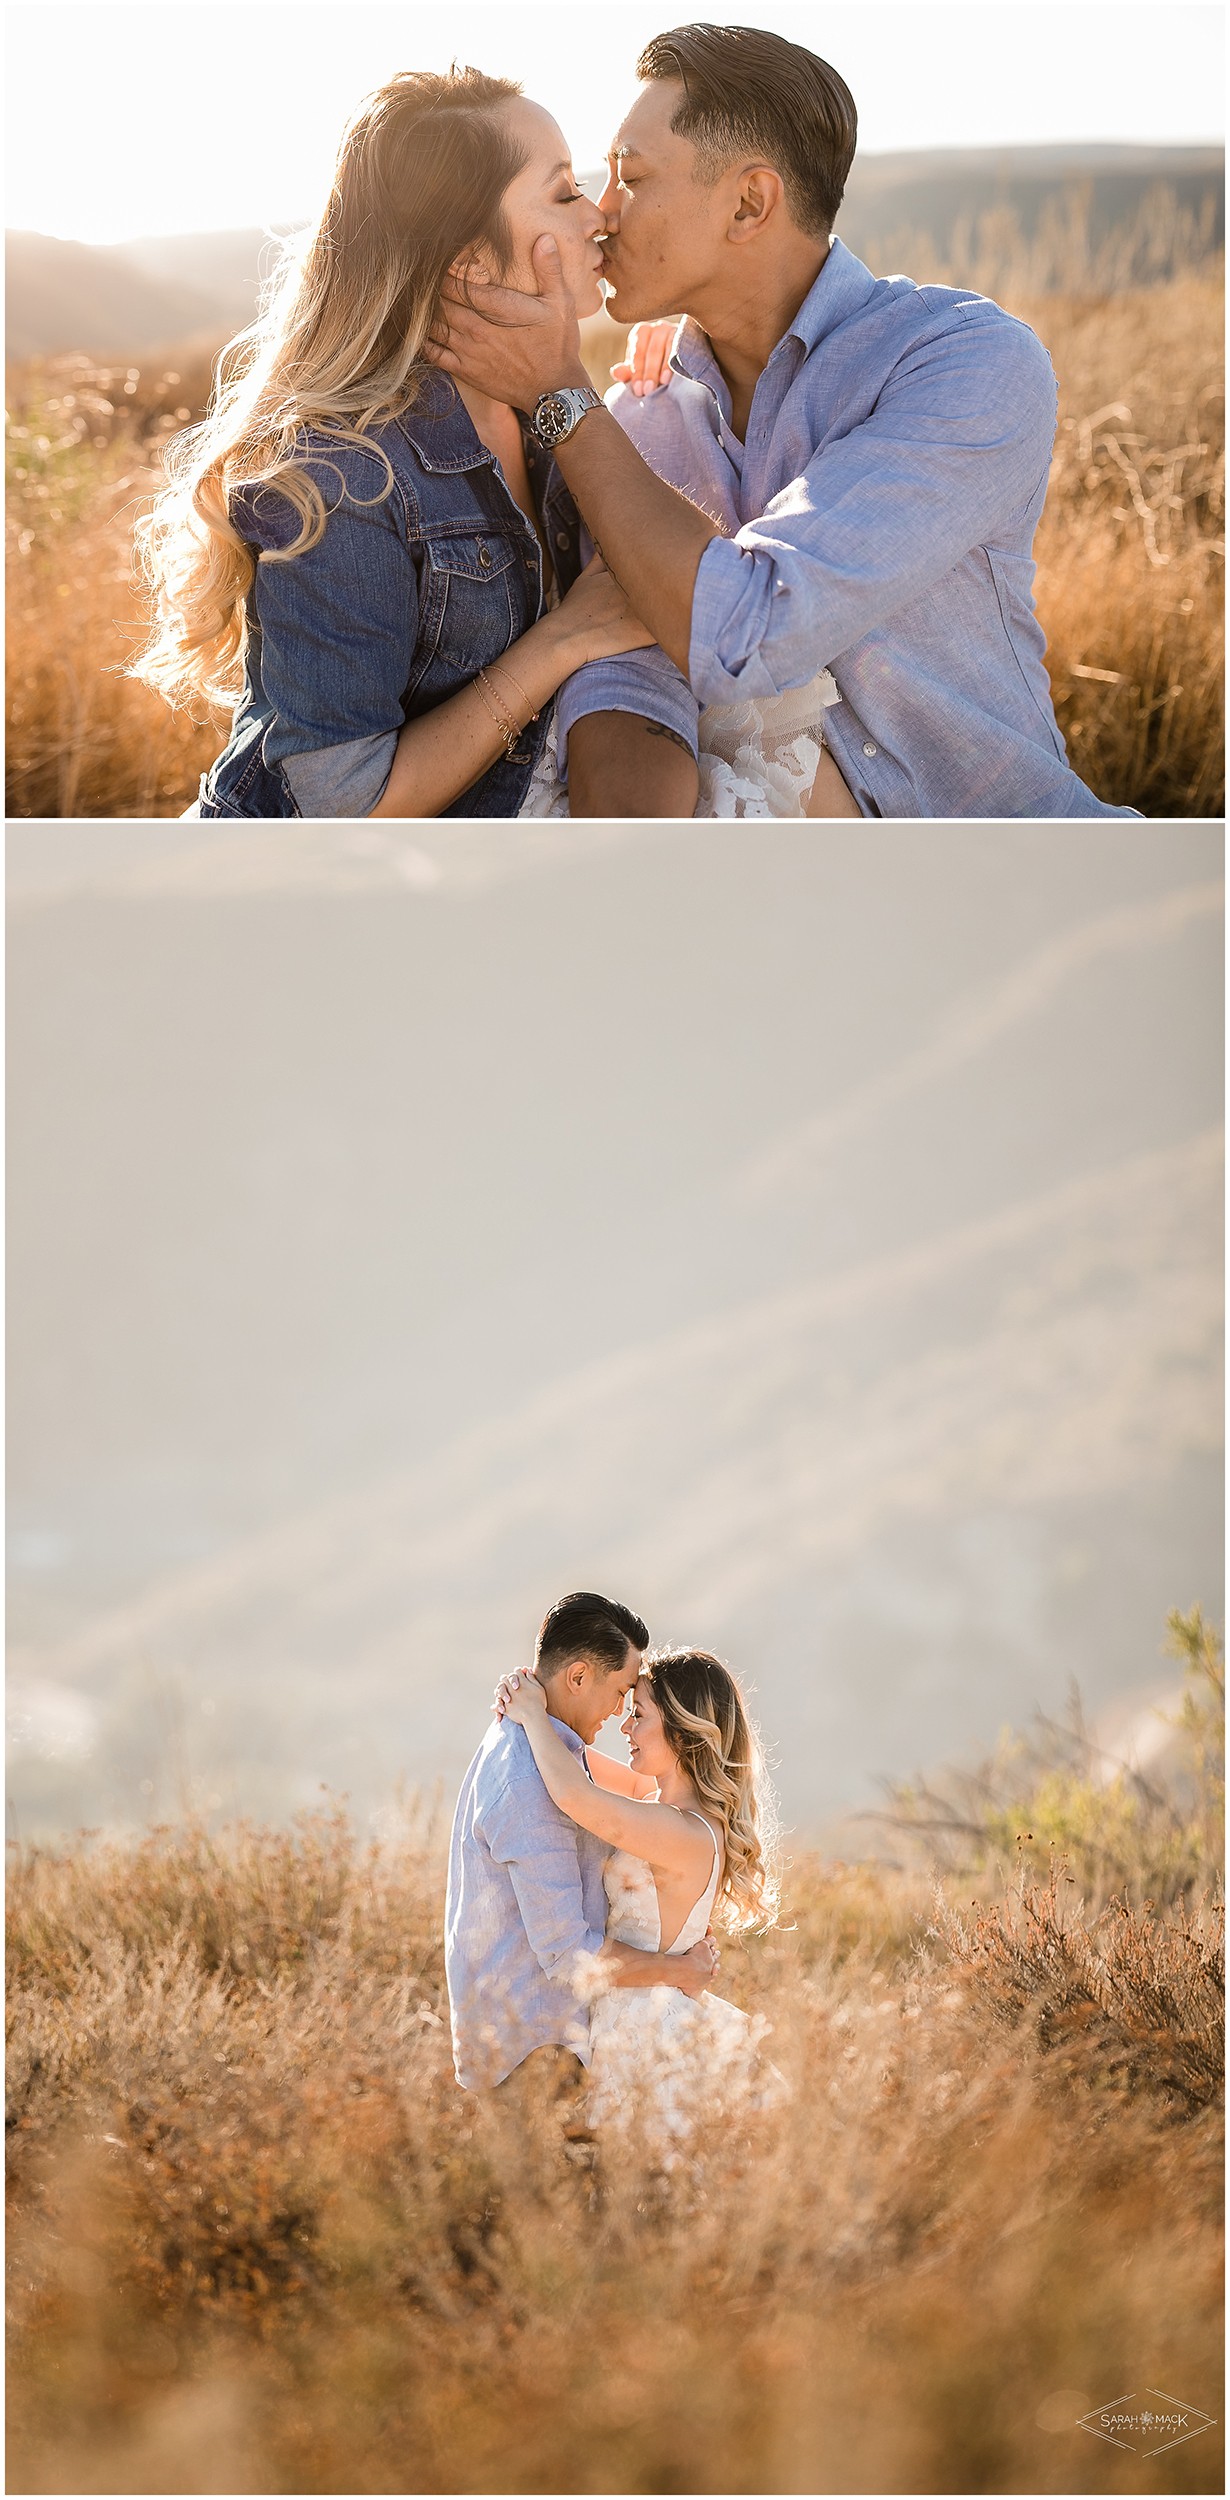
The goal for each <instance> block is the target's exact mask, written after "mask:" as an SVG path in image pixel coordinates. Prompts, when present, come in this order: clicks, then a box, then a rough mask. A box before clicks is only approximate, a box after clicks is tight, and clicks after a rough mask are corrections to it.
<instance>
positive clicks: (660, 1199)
mask: <svg viewBox="0 0 1230 2500" xmlns="http://www.w3.org/2000/svg"><path fill="white" fill-rule="evenodd" d="M11 846H12V865H13V935H12V944H11V971H10V996H11V1015H12V1018H13V1036H14V1065H15V1067H16V1068H17V1070H18V1074H17V1077H16V1081H15V1085H14V1093H13V1103H12V1110H11V1115H10V1117H11V1141H12V1142H11V1153H12V1173H13V1204H14V1210H15V1213H14V1220H13V1239H12V1248H11V1253H10V1259H11V1270H10V1272H11V1293H12V1331H11V1335H12V1356H11V1363H12V1382H11V1401H12V1416H13V1446H14V1456H13V1462H12V1498H13V1506H14V1527H15V1531H16V1534H15V1538H14V1560H15V1565H16V1569H15V1576H14V1588H13V1597H12V1609H11V1618H10V1620H11V1629H12V1633H13V1637H14V1641H15V1644H16V1651H17V1654H16V1655H15V1658H14V1688H15V1693H16V1696H17V1706H18V1708H19V1710H20V1711H24V1713H25V1716H24V1718H23V1719H22V1720H21V1722H20V1724H19V1728H18V1736H19V1746H18V1752H17V1755H16V1757H15V1767H14V1774H13V1788H14V1794H15V1796H16V1798H17V1801H18V1810H19V1813H20V1814H21V1815H22V1816H24V1817H25V1823H24V1825H23V1828H28V1827H29V1825H30V1823H31V1822H33V1823H34V1824H36V1825H37V1824H38V1823H40V1822H51V1823H55V1822H56V1821H58V1820H61V1819H64V1820H68V1821H72V1820H75V1819H85V1820H89V1821H95V1820H100V1819H109V1818H111V1817H114V1816H119V1817H120V1818H121V1819H125V1818H126V1817H127V1816H128V1815H130V1814H131V1813H133V1812H134V1811H135V1812H136V1813H137V1814H138V1815H139V1814H140V1813H142V1812H143V1811H146V1810H160V1811H167V1810H173V1809H174V1807H175V1805H176V1803H177V1801H178V1799H179V1797H180V1794H181V1791H182V1793H183V1794H191V1795H192V1796H194V1797H195V1798H197V1800H198V1801H199V1802H202V1803H207V1802H208V1800H209V1799H211V1798H213V1797H215V1796H216V1797H218V1798H220V1799H222V1800H224V1801H226V1802H229V1803H235V1802H239V1803H242V1804H243V1805H244V1806H246V1807H250V1808H252V1809H253V1810H255V1811H259V1812H263V1813H270V1814H273V1813H281V1812H284V1811H285V1810H286V1809H287V1808H288V1807H289V1806H291V1805H294V1804H295V1803H297V1802H299V1801H301V1800H303V1799H306V1798H310V1797H311V1796H313V1795H314V1794H315V1793H317V1784H318V1783H319V1781H320V1780H322V1779H324V1780H327V1781H330V1782H331V1783H332V1784H334V1785H342V1786H344V1787H345V1788H346V1789H348V1790H349V1791H350V1792H351V1794H352V1795H353V1797H354V1799H355V1801H356V1805H357V1806H358V1807H359V1808H360V1809H361V1810H363V1811H366V1810H368V1809H370V1808H375V1807H377V1806H379V1805H380V1804H381V1802H382V1800H385V1799H387V1797H388V1795H389V1793H390V1790H391V1787H392V1785H393V1783H394V1781H395V1780H396V1779H398V1778H401V1779H404V1780H406V1781H408V1782H410V1783H412V1784H413V1783H416V1782H426V1783H428V1784H430V1782H431V1781H432V1780H433V1779H434V1778H436V1777H437V1776H438V1777H441V1778H443V1779H445V1780H446V1781H451V1780H452V1779H453V1778H454V1777H455V1775H456V1773H457V1771H458V1770H459V1769H460V1767H461V1765H462V1763H463V1761H464V1759H465V1756H466V1754H467V1752H468V1750H469V1749H470V1746H471V1744H472V1742H473V1739H474V1735H475V1731H476V1729H477V1728H478V1727H479V1726H481V1724H482V1720H483V1716H484V1712H485V1707H486V1698H487V1694H488V1692H489V1689H490V1686H491V1684H492V1682H493V1681H494V1678H495V1675H496V1672H497V1671H498V1670H499V1669H500V1668H501V1667H502V1666H503V1665H504V1664H505V1663H506V1662H507V1660H508V1659H509V1657H511V1656H521V1655H523V1654H524V1650H525V1645H526V1642H527V1639H528V1638H529V1637H530V1635H531V1633H532V1629H533V1625H534V1622H535V1621H536V1619H537V1616H538V1614H539V1612H540V1611H541V1608H542V1605H543V1604H544V1603H545V1602H546V1599H547V1598H548V1597H549V1596H550V1595H551V1594H553V1593H556V1591H557V1590H558V1589H559V1588H560V1587H562V1586H565V1585H574V1586H575V1585H598V1586H602V1585H606V1584H610V1585H612V1586H614V1587H616V1588H618V1589H620V1590H623V1591H625V1592H626V1593H627V1594H628V1595H629V1596H630V1597H631V1599H632V1600H633V1602H635V1603H636V1604H637V1605H638V1606H639V1607H640V1608H641V1609H642V1611H643V1612H644V1613H645V1615H646V1618H647V1620H648V1621H649V1623H650V1626H651V1630H652V1631H653V1632H654V1634H655V1636H656V1637H658V1638H679V1637H692V1638H703V1639H705V1640H707V1641H710V1642H712V1643H713V1644H715V1645H716V1646H718V1647H719V1648H723V1649H725V1650H727V1651H728V1652H729V1654H730V1655H731V1657H732V1659H734V1660H735V1662H736V1663H737V1664H738V1665H739V1666H740V1667H741V1668H742V1670H743V1671H744V1672H745V1673H746V1674H747V1675H748V1676H749V1677H750V1678H751V1679H752V1681H753V1682H754V1684H755V1686H756V1688H757V1706H758V1708H759V1711H760V1714H761V1716H762V1719H763V1721H764V1724H765V1728H766V1733H767V1734H768V1736H769V1739H770V1741H771V1743H772V1745H773V1747H774V1750H775V1752H776V1753H777V1756H778V1759H779V1766H780V1782H781V1787H782V1793H783V1803H784V1806H785V1809H786V1812H787V1815H788V1817H789V1818H790V1819H791V1820H792V1821H794V1822H796V1823H798V1824H800V1825H802V1826H803V1827H804V1828H812V1829H814V1828H816V1827H817V1825H818V1824H819V1823H820V1822H822V1821H823V1820H824V1819H825V1818H826V1817H828V1816H830V1815H832V1814H835V1813H836V1812H838V1811H839V1810H840V1809H841V1808H843V1807H847V1806H858V1805H862V1804H866V1803H870V1802H872V1801H873V1800H874V1795H875V1787H874V1783H875V1780H876V1777H877V1775H878V1774H882V1773H883V1774H895V1773H905V1772H908V1771H909V1770H911V1769H912V1768H913V1767H915V1765H916V1764H918V1763H919V1762H924V1763H926V1762H934V1761H936V1760H939V1759H942V1758H944V1757H945V1756H946V1755H949V1754H951V1753H952V1752H954V1751H960V1750H963V1749H966V1748H968V1747H970V1746H972V1747H975V1748H977V1747H979V1746H981V1745H983V1744H985V1743H989V1742H991V1741H993V1739H994V1737H995V1734H996V1732H997V1730H998V1728H999V1727H1000V1725H1001V1724H1002V1723H1003V1722H1004V1721H1005V1720H1008V1719H1013V1720H1017V1721H1020V1720H1022V1719H1023V1718H1024V1717H1026V1716H1027V1715H1028V1711H1029V1709H1030V1708H1031V1707H1032V1705H1033V1703H1034V1702H1040V1703H1042V1704H1043V1705H1044V1706H1045V1707H1047V1708H1050V1709H1057V1708H1059V1707H1060V1706H1061V1704H1062V1702H1063V1698H1064V1693H1065V1688H1066V1684H1067V1680H1068V1678H1069V1676H1071V1675H1073V1674H1075V1675H1077V1676H1078V1677H1079V1679H1080V1682H1081V1686H1082V1690H1083V1692H1084V1694H1085V1698H1086V1701H1087V1703H1088V1704H1089V1705H1090V1707H1091V1708H1095V1709H1096V1708H1097V1707H1099V1706H1101V1705H1102V1704H1105V1703H1109V1702H1111V1701H1113V1700H1116V1699H1118V1698H1119V1697H1121V1696H1122V1695H1124V1694H1131V1693H1133V1692H1139V1693H1141V1694H1143V1693H1144V1692H1146V1691H1151V1690H1152V1689H1153V1688H1155V1686H1156V1682H1157V1677H1158V1667H1159V1661H1158V1643H1159V1641H1160V1637H1161V1627H1162V1622H1163V1618H1164V1615H1165V1612H1166V1609H1167V1607H1168V1606H1169V1605H1171V1604H1173V1603H1176V1602H1177V1603H1181V1604H1188V1603H1190V1602H1191V1601H1192V1600H1193V1599H1194V1598H1197V1597H1199V1598H1200V1599H1201V1600H1202V1601H1203V1602H1204V1603H1205V1604H1206V1606H1207V1607H1209V1608H1210V1609H1211V1610H1214V1611H1215V1610H1216V1609H1217V1607H1218V1605H1219V1603H1220V1586H1219V1560H1218V1557H1219V1550H1220V1534H1219V1502H1220V1494H1219V1486H1220V1475H1219V1461H1218V1446H1217V1433H1218V1425H1217V1411H1216V1377H1217V1374H1216V1336H1217V1328H1218V1309H1219V1264H1218V1249H1217V1240H1218V1230H1219V1224H1218V1211H1219V1148H1218V1143H1217V1138H1216V1129H1217V1124H1218V1121H1219V1117H1220V1086H1219V1080H1218V1063H1217V1050H1216V1015H1217V995H1218V975H1217V950H1218V944H1219V930H1220V916H1219V915H1220V897H1219V892H1218V887H1217V883H1216V877H1217V867H1218V859H1219V852H1218V848H1217V844H1216V841H1215V840H1214V839H1213V838H1212V837H1206V836H1204V835H1202V834H1200V833H1198V832H1196V831H1194V830H1193V831H1188V832H1186V833H1185V832H1183V831H1181V830H1173V831H1171V832H1168V835H1167V840H1166V844H1165V846H1164V848H1163V849H1159V847H1158V845H1157V842H1156V837H1154V836H1151V835H1150V834H1149V833H1148V832H1147V830H1146V829H1145V828H1140V829H1139V831H1137V830H1136V829H1130V828H1129V829H1127V830H1124V829H1123V828H1120V827H1116V828H1115V833H1114V838H1113V841H1111V840H1109V839H1107V838H1106V837H1103V836H1100V835H1098V834H1096V833H1091V834H1090V835H1089V836H1088V837H1086V838H1085V839H1083V840H1082V843H1081V844H1080V845H1077V846H1075V847H1074V846H1072V844H1071V842H1070V839H1069V837H1068V836H1067V835H1066V833H1064V831H1063V829H1061V828H1058V827H1057V828H1054V829H1050V830H1048V831H1047V832H1046V833H1045V834H1043V835H1038V834H1037V833H1031V834H1030V836H1029V837H1028V839H1026V838H1025V837H1024V836H1023V835H1019V836H1016V837H1014V836H1013V835H1012V833H1011V832H1010V831H1009V830H1008V829H1006V828H1000V829H999V830H998V832H997V836H996V840H995V843H994V844H993V845H991V846H988V845H987V842H986V838H985V836H984V835H982V834H981V833H980V831H979V829H977V828H960V829H957V828H945V829H942V830H938V829H937V831H936V832H935V833H934V835H933V837H932V840H931V842H930V843H929V844H928V846H927V852H926V856H925V858H924V857H923V855H922V854H920V853H919V852H918V851H917V849H916V847H915V846H914V844H913V842H912V840H911V837H910V836H909V834H908V832H905V831H902V832H890V831H889V830H888V829H885V830H884V831H882V832H880V833H878V834H872V833H871V832H869V831H868V830H867V829H861V830H860V835H859V838H858V840H857V841H856V842H855V841H847V840H845V839H844V838H841V837H837V838H830V839H829V840H828V841H826V843H825V844H824V845H823V846H822V847H820V848H817V847H816V846H815V845H814V842H812V841H811V840H809V839H808V838H806V837H802V836H799V835H797V834H795V833H793V832H791V831H789V830H788V829H786V828H781V829H779V830H777V831H775V832H774V833H773V834H772V835H771V836H766V837H764V838H763V839H762V840H760V841H759V842H758V843H757V845H756V848H755V851H754V853H750V852H749V851H748V850H747V848H746V846H745V845H744V843H743V840H742V837H741V836H740V835H739V833H738V831H737V829H735V828H726V829H711V830H707V831H705V832H701V831H700V830H699V829H695V830H692V829H686V828H680V829H678V830H677V831H675V832H671V833H660V832H646V831H643V830H640V829H636V828H625V829H623V830H622V831H621V832H619V833H616V834H610V835H607V836H606V837H605V838H599V837H597V836H589V835H587V836H586V837H585V838H584V840H583V841H578V840H577V838H576V836H575V834H573V835H569V834H568V832H567V830H566V829H563V828H549V829H548V828H544V829H542V833H541V835H540V837H539V839H538V841H537V842H535V843H534V844H532V845H531V844H530V843H528V842H527V843H525V844H522V843H520V842H519V843H518V844H517V845H516V846H509V844H508V840H507V836H506V834H503V833H500V832H497V831H495V830H494V829H492V830H484V829H478V828H476V829H473V830H472V831H471V832H470V833H468V834H466V835H465V836H464V838H463V837H462V836H461V835H459V834H450V835H448V836H445V835H442V834H438V833H436V832H434V831H433V830H432V829H430V828H423V829H422V830H417V829H416V833H415V835H414V837H413V839H411V838H409V837H407V836H404V835H395V834H389V833H382V832H381V831H380V830H379V829H378V828H374V827H373V828H366V829H364V830H363V831H361V832H356V833H355V835H353V836H352V837H344V836H340V835H337V834H333V833H330V832H326V831H324V830H323V829H321V828H313V829H308V828H306V827H304V828H302V829H296V832H295V834H294V835H293V836H291V837H284V836H281V835H278V834H276V833H274V832H273V831H272V830H271V831H270V832H269V833H268V834H267V835H265V836H262V839H261V841H260V842H259V843H257V844H254V843H253V842H252V839H251V837H250V836H249V835H244V836H242V837H234V836H231V835H227V834H220V835H219V836H218V837H216V838H212V839H211V838H209V837H206V836H204V835H202V834H199V833H190V832H189V831H188V830H187V829H186V828H177V829H175V830H174V832H171V831H170V830H168V831H167V832H166V833H161V834H159V835H157V836H154V835H152V834H148V833H146V834H143V833H140V832H139V831H137V830H135V829H130V830H128V831H126V832H125V831H121V830H119V829H111V830H109V831H106V832H101V831H100V832H98V833H95V834H89V833H86V832H84V831H82V832H79V833H77V834H76V835H72V834H69V833H64V834H61V835H57V836H56V837H55V845H54V846H50V838H49V836H48V834H47V833H46V831H43V832H40V833H38V834H35V833H34V832H31V833H29V834H27V835H25V836H24V837H23V836H19V835H14V836H12V837H11ZM342 1035H345V1036H346V1047H345V1049H343V1048H341V1046H340V1037H341V1036H342ZM564 1174H566V1175H567V1181H566V1186H562V1185H561V1176H562V1175H564ZM142 1782H146V1783H148V1787H147V1788H145V1789H143V1788H142ZM142 1797H147V1798H149V1799H150V1800H152V1804H151V1806H150V1807H149V1808H148V1809H147V1808H146V1807H143V1806H142V1804H141V1799H142Z"/></svg>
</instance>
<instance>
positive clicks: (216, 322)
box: [7, 146, 1224, 360]
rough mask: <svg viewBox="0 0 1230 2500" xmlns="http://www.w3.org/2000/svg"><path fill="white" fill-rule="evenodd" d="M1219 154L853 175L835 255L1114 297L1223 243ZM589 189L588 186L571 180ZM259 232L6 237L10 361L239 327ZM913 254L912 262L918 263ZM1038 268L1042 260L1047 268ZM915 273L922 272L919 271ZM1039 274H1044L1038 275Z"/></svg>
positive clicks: (1013, 152)
mask: <svg viewBox="0 0 1230 2500" xmlns="http://www.w3.org/2000/svg"><path fill="white" fill-rule="evenodd" d="M1223 166H1224V159H1223V155H1222V152H1221V151H1220V150H1217V149H1212V148H1143V147H1126V146H1125V147H1101V148H1097V147H1089V148H1076V147H1067V148H1046V147H1040V148H1006V149H995V150H985V149H976V148H971V149H968V150H965V149H962V150H955V149H948V150H943V149H937V150H934V151H920V152H918V153H917V154H915V153H912V152H911V153H906V154H899V155H884V156H869V157H861V158H859V159H857V160H856V163H855V167H854V171H853V173H852V175H851V178H850V185H849V189H848V191H847V195H846V200H845V203H844V206H843V209H842V213H841V219H840V231H841V235H842V239H843V241H845V242H846V243H848V244H849V246H850V248H851V250H853V251H855V252H857V253H858V254H859V255H860V257H862V258H864V259H866V260H867V261H868V262H869V264H870V266H871V267H873V268H875V269H886V268H890V267H892V268H895V267H897V266H898V265H901V262H902V261H903V260H904V261H910V259H911V255H913V265H914V266H915V267H916V268H917V273H918V274H919V275H923V276H927V275H930V276H935V275H939V274H945V273H947V271H948V270H949V267H950V265H951V264H953V263H954V262H955V261H960V260H962V259H964V260H966V261H968V260H969V259H970V257H971V255H972V254H976V253H977V252H979V251H982V250H985V249H986V248H987V245H988V243H994V242H995V241H996V239H998V241H999V243H1000V244H1001V246H1002V244H1003V241H1004V238H1005V235H1007V236H1008V238H1009V239H1010V240H1011V243H1012V248H1013V249H1014V250H1019V248H1020V246H1021V245H1022V244H1024V245H1025V246H1027V247H1028V246H1032V245H1034V244H1035V243H1036V241H1037V239H1038V237H1039V234H1040V232H1043V234H1044V236H1045V232H1046V230H1048V221H1049V229H1052V230H1053V233H1052V235H1051V240H1050V242H1049V243H1048V244H1047V245H1046V249H1045V250H1044V252H1043V258H1042V263H1041V264H1040V278H1041V282H1042V283H1043V284H1052V285H1062V284H1066V283H1070V282H1071V278H1072V274H1073V272H1072V268H1071V266H1069V265H1068V264H1070V263H1072V262H1073V261H1074V260H1075V261H1081V256H1082V255H1083V262H1081V265H1082V269H1083V272H1084V274H1086V275H1087V273H1088V266H1089V262H1090V257H1091V256H1093V258H1095V259H1096V257H1097V255H1098V254H1099V253H1102V254H1103V255H1104V256H1105V257H1106V258H1107V266H1108V268H1112V267H1113V268H1114V269H1115V270H1116V271H1117V275H1116V276H1115V277H1114V279H1113V280H1112V282H1113V283H1116V284H1120V285H1123V284H1128V283H1141V282H1147V281H1157V280H1160V279H1163V278H1165V277H1167V276H1169V275H1171V274H1172V273H1173V270H1174V268H1175V267H1176V266H1179V265H1182V266H1187V265H1189V264H1190V262H1191V261H1192V260H1193V259H1197V260H1198V259H1201V258H1205V257H1208V256H1209V254H1210V253H1212V252H1213V251H1215V250H1216V249H1217V248H1218V246H1219V245H1220V243H1221V241H1222V239H1223V236H1224V208H1223ZM582 179H583V181H586V182H587V183H588V185H589V186H590V187H591V188H592V186H593V184H594V183H595V182H600V181H601V179H602V177H601V175H600V174H597V173H594V174H591V175H589V176H583V177H582ZM276 252H277V244H276V239H275V237H274V236H273V235H270V234H265V233H262V232H260V231H259V230H255V229H253V230H252V231H238V232H232V233H219V234H190V235H170V236H148V237H144V238H139V239H137V240H136V241H134V242H132V243H125V244H122V245H121V244H113V245H107V246H105V247H102V246H91V245H88V244H82V243H67V242H60V241H57V240H56V239H55V238H53V237H51V236H48V235H39V234H22V233H10V234H9V235H8V237H7V258H8V318H7V353H8V356H9V357H10V359H14V360H24V359H25V358H27V357H30V356H56V355H64V354H68V353H70V352H73V351H77V352H81V353H84V354H87V355H92V356H98V357H102V358H107V357H111V358H121V357H123V358H127V357H132V356H148V355H149V354H150V353H151V352H152V351H155V350H158V349H165V350H168V351H169V350H170V349H172V348H174V349H175V350H176V351H177V352H178V353H181V354H182V352H183V349H184V346H185V345H186V344H188V343H197V342H199V341H201V340H203V339H212V340H214V341H218V342H220V341H221V339H222V338H224V337H226V336H227V335H229V333H230V332H232V331H234V330H236V329H239V328H240V327H242V325H243V324H244V323H245V322H247V321H250V320H251V318H252V315H253V313H254V311H255V309H256V301H257V291H258V280H259V277H260V275H261V274H268V271H269V270H270V268H271V267H272V266H273V265H274V262H275V259H276ZM920 254H921V259H920V258H919V255H920ZM1048 255H1049V257H1048ZM924 262H929V263H930V265H929V266H923V263H924ZM1048 271H1049V275H1048Z"/></svg>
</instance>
